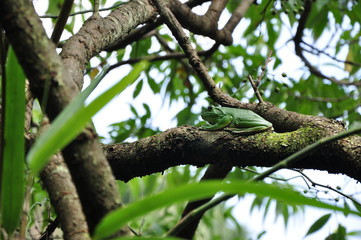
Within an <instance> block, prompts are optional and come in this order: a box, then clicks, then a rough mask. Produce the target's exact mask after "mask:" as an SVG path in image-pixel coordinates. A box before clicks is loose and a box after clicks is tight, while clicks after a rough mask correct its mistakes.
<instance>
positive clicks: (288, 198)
mask: <svg viewBox="0 0 361 240" xmlns="http://www.w3.org/2000/svg"><path fill="white" fill-rule="evenodd" d="M219 191H222V192H224V193H227V194H236V193H245V192H248V193H255V194H257V195H260V196H268V197H271V198H274V199H278V200H281V201H284V202H285V203H292V204H304V205H309V206H314V207H318V208H325V209H330V210H335V211H341V212H343V211H344V209H343V208H340V207H337V206H334V205H330V204H327V203H323V202H319V201H317V200H315V199H310V198H306V197H304V196H302V195H300V194H299V193H298V192H295V191H293V190H290V189H283V188H278V187H275V186H274V185H272V184H263V183H250V182H242V181H233V182H228V183H223V182H222V181H207V182H205V181H204V182H201V183H188V184H186V185H183V186H179V187H177V188H171V189H167V190H165V191H163V192H161V193H158V194H156V195H153V196H151V197H147V198H144V199H142V200H139V201H136V202H134V203H131V204H129V205H128V206H126V207H122V208H119V209H117V210H114V211H113V212H111V213H109V214H108V215H106V216H105V217H104V218H103V219H102V220H101V222H100V223H99V224H98V225H97V227H96V229H95V233H94V239H96V240H99V239H103V238H104V237H106V236H109V235H111V234H113V233H114V232H115V231H117V230H118V229H119V228H121V227H122V226H124V225H125V224H127V223H128V222H129V221H131V220H132V219H135V218H137V217H140V216H144V215H145V214H147V213H149V212H151V211H153V210H155V209H158V208H162V207H165V206H169V205H170V204H174V203H176V202H180V201H193V200H197V199H202V198H206V197H210V196H213V195H214V194H215V193H217V192H219ZM350 213H351V214H355V215H357V216H361V214H360V213H358V212H355V211H351V212H350Z"/></svg>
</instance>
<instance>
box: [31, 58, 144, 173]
mask: <svg viewBox="0 0 361 240" xmlns="http://www.w3.org/2000/svg"><path fill="white" fill-rule="evenodd" d="M146 67H147V63H146V62H139V63H138V64H136V65H135V66H134V68H133V70H132V71H131V72H130V73H129V74H128V75H127V76H125V77H124V78H123V79H121V80H120V81H119V82H118V83H116V84H115V85H114V86H112V87H111V88H110V89H108V90H107V91H105V92H104V93H103V94H101V95H100V96H98V97H97V98H96V99H94V100H93V101H92V102H91V103H89V105H88V106H84V105H83V102H84V101H85V99H86V98H87V96H89V94H90V93H91V92H92V90H93V89H94V88H95V87H96V84H97V83H98V82H99V81H100V79H101V78H103V76H104V75H105V73H104V72H102V73H100V74H99V78H98V79H94V80H93V81H92V83H91V84H90V85H89V87H88V88H87V89H85V91H84V92H82V93H81V94H80V95H79V96H78V97H77V98H76V99H75V100H74V101H73V102H72V103H71V104H70V105H69V106H68V107H66V109H64V111H62V112H61V113H60V115H59V116H58V117H57V118H56V119H55V120H54V121H53V124H52V125H51V126H50V127H49V129H48V130H47V131H46V132H44V133H43V134H42V135H41V136H40V137H39V138H38V140H37V141H36V142H35V144H34V146H33V147H32V148H31V149H30V152H29V153H28V155H27V160H28V162H29V166H30V169H31V170H32V171H33V173H35V174H36V173H38V172H39V171H40V170H41V169H42V168H43V167H44V165H45V164H46V162H47V161H48V159H49V158H50V157H51V155H52V154H54V153H55V152H56V151H59V150H60V149H62V148H63V147H65V146H66V145H67V144H68V143H69V142H70V141H71V140H72V139H73V138H74V137H76V135H77V134H79V133H80V132H81V131H82V129H83V128H84V127H85V125H86V124H87V123H88V122H89V120H90V118H91V117H92V116H93V115H94V114H95V113H96V112H98V111H99V110H100V109H101V108H102V107H104V106H105V105H106V104H107V103H108V102H109V101H110V100H111V99H113V98H114V97H115V96H116V95H118V94H119V93H121V92H122V91H123V90H124V89H125V88H126V87H127V86H129V85H130V84H132V83H133V82H134V81H135V80H137V78H138V77H139V75H140V73H141V72H142V71H143V70H144V69H145V68H146Z"/></svg>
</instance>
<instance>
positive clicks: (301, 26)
mask: <svg viewBox="0 0 361 240" xmlns="http://www.w3.org/2000/svg"><path fill="white" fill-rule="evenodd" d="M311 7H312V3H311V0H306V1H305V5H304V11H303V12H302V14H301V17H300V20H299V21H298V27H297V31H296V35H295V36H294V38H293V41H294V43H295V52H296V55H297V56H298V57H299V58H300V59H301V60H302V61H303V63H304V64H305V65H306V66H307V67H308V69H309V70H310V72H311V73H312V74H314V75H315V76H317V77H320V78H323V79H327V80H329V81H331V82H333V83H335V84H338V85H354V86H361V81H358V82H349V81H346V80H337V79H335V78H333V77H329V76H326V75H324V74H323V73H322V72H320V71H319V70H318V69H317V68H315V67H314V66H312V64H311V63H310V62H309V61H308V59H307V58H306V57H305V56H304V55H303V49H302V47H301V43H303V40H302V36H303V31H304V30H305V27H306V22H307V20H308V17H309V14H310V12H311Z"/></svg>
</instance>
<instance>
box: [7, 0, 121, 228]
mask: <svg viewBox="0 0 361 240" xmlns="http://www.w3.org/2000/svg"><path fill="white" fill-rule="evenodd" d="M0 20H1V21H0V22H1V24H2V27H3V28H4V29H5V32H6V35H7V37H8V39H9V41H10V42H11V44H12V46H13V48H14V51H15V53H16V55H17V57H18V59H19V62H20V63H21V65H22V67H23V69H24V72H25V74H26V76H27V77H28V78H29V82H30V87H31V90H32V92H33V93H34V94H35V96H36V97H38V98H39V99H40V101H41V100H42V99H48V100H49V101H48V102H47V103H46V106H48V107H47V108H46V109H45V111H46V113H47V114H48V116H49V117H50V119H54V118H55V117H56V116H57V114H59V113H60V112H61V111H62V110H63V109H64V108H65V106H67V104H68V103H69V102H70V101H71V100H72V99H73V98H74V97H75V96H76V95H77V94H78V92H79V89H78V88H77V87H76V85H75V84H74V83H75V81H72V78H71V76H72V73H73V72H71V69H72V68H69V70H70V72H69V71H66V70H65V67H64V65H63V62H62V60H61V58H60V57H59V55H58V54H57V53H56V51H55V46H54V44H53V43H52V42H51V41H50V40H49V39H48V37H47V35H46V33H45V30H44V29H43V26H42V25H41V22H40V20H39V18H38V16H37V14H36V12H35V10H34V8H33V6H32V3H31V2H30V1H27V0H19V1H10V0H4V1H1V2H0ZM76 46H78V45H76ZM45 86H49V87H48V88H46V87H45ZM44 97H45V98H44ZM43 107H44V105H43ZM63 156H64V158H65V161H66V163H67V165H68V167H69V170H70V172H71V174H72V176H73V180H74V183H75V185H76V187H77V190H78V194H79V197H80V200H81V203H82V206H83V210H84V212H85V215H86V218H87V223H88V226H89V229H90V231H92V230H93V229H94V227H95V225H96V224H97V223H98V222H99V221H100V219H101V218H102V217H103V216H104V215H106V214H107V213H108V212H109V211H111V210H112V209H114V208H116V207H118V206H119V204H120V196H119V193H118V188H117V185H116V183H115V181H114V177H113V176H112V174H111V170H110V168H109V165H108V162H107V161H106V159H105V156H104V154H103V153H102V151H101V148H100V144H99V142H98V140H97V138H96V135H95V134H94V131H93V130H92V128H91V127H88V128H87V129H85V130H84V131H83V132H82V133H81V134H80V136H79V137H78V138H77V139H76V140H75V141H74V142H72V143H71V144H69V145H68V147H66V148H65V149H64V151H63Z"/></svg>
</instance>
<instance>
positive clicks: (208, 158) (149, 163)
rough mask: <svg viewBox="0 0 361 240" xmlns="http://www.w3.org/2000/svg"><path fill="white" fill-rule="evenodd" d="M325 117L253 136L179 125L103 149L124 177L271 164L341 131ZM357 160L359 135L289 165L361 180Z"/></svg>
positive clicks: (360, 152)
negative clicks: (188, 168) (189, 168)
mask: <svg viewBox="0 0 361 240" xmlns="http://www.w3.org/2000/svg"><path fill="white" fill-rule="evenodd" d="M317 119H321V118H317ZM323 120H324V121H322V122H319V124H318V125H317V124H313V125H312V126H311V125H310V126H305V127H301V128H299V129H298V130H295V131H290V132H284V133H272V132H265V133H260V134H256V135H251V136H240V135H237V134H233V133H230V132H226V131H215V132H209V131H203V130H200V129H199V128H197V127H192V126H183V127H177V128H173V129H169V130H167V131H166V132H164V133H161V134H158V135H155V136H152V137H148V138H144V139H140V140H138V141H136V142H134V143H124V144H109V145H104V146H103V149H104V152H105V154H106V156H107V158H108V161H109V162H110V165H111V167H112V169H113V173H114V174H115V177H116V178H117V179H119V180H123V181H128V180H130V179H132V178H134V177H139V176H144V175H148V174H152V173H155V172H163V171H164V170H166V169H168V168H169V167H173V166H178V165H181V164H191V165H194V166H199V167H200V166H204V165H206V164H232V165H233V166H240V167H245V166H262V167H271V166H272V165H274V164H275V163H277V162H279V161H280V160H283V159H284V158H285V157H287V156H289V155H290V154H292V153H294V152H296V151H298V150H300V149H302V148H304V147H305V146H307V145H309V144H312V143H314V142H315V141H317V140H319V139H321V138H322V137H325V136H330V135H334V134H336V133H338V132H341V131H343V130H344V128H343V125H342V124H341V123H339V122H337V121H334V120H329V119H323ZM360 159H361V138H360V137H359V136H351V137H349V138H345V139H342V140H339V141H337V142H334V143H332V144H329V145H327V146H326V147H324V148H322V150H321V151H317V152H316V153H313V154H311V155H310V156H307V157H306V158H305V159H303V160H302V161H300V162H299V163H298V164H297V165H295V166H293V167H295V168H305V169H317V170H326V171H328V172H330V173H343V174H346V175H348V176H350V177H352V178H354V179H356V180H358V181H361V161H360ZM124 169H128V170H127V171H124Z"/></svg>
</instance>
